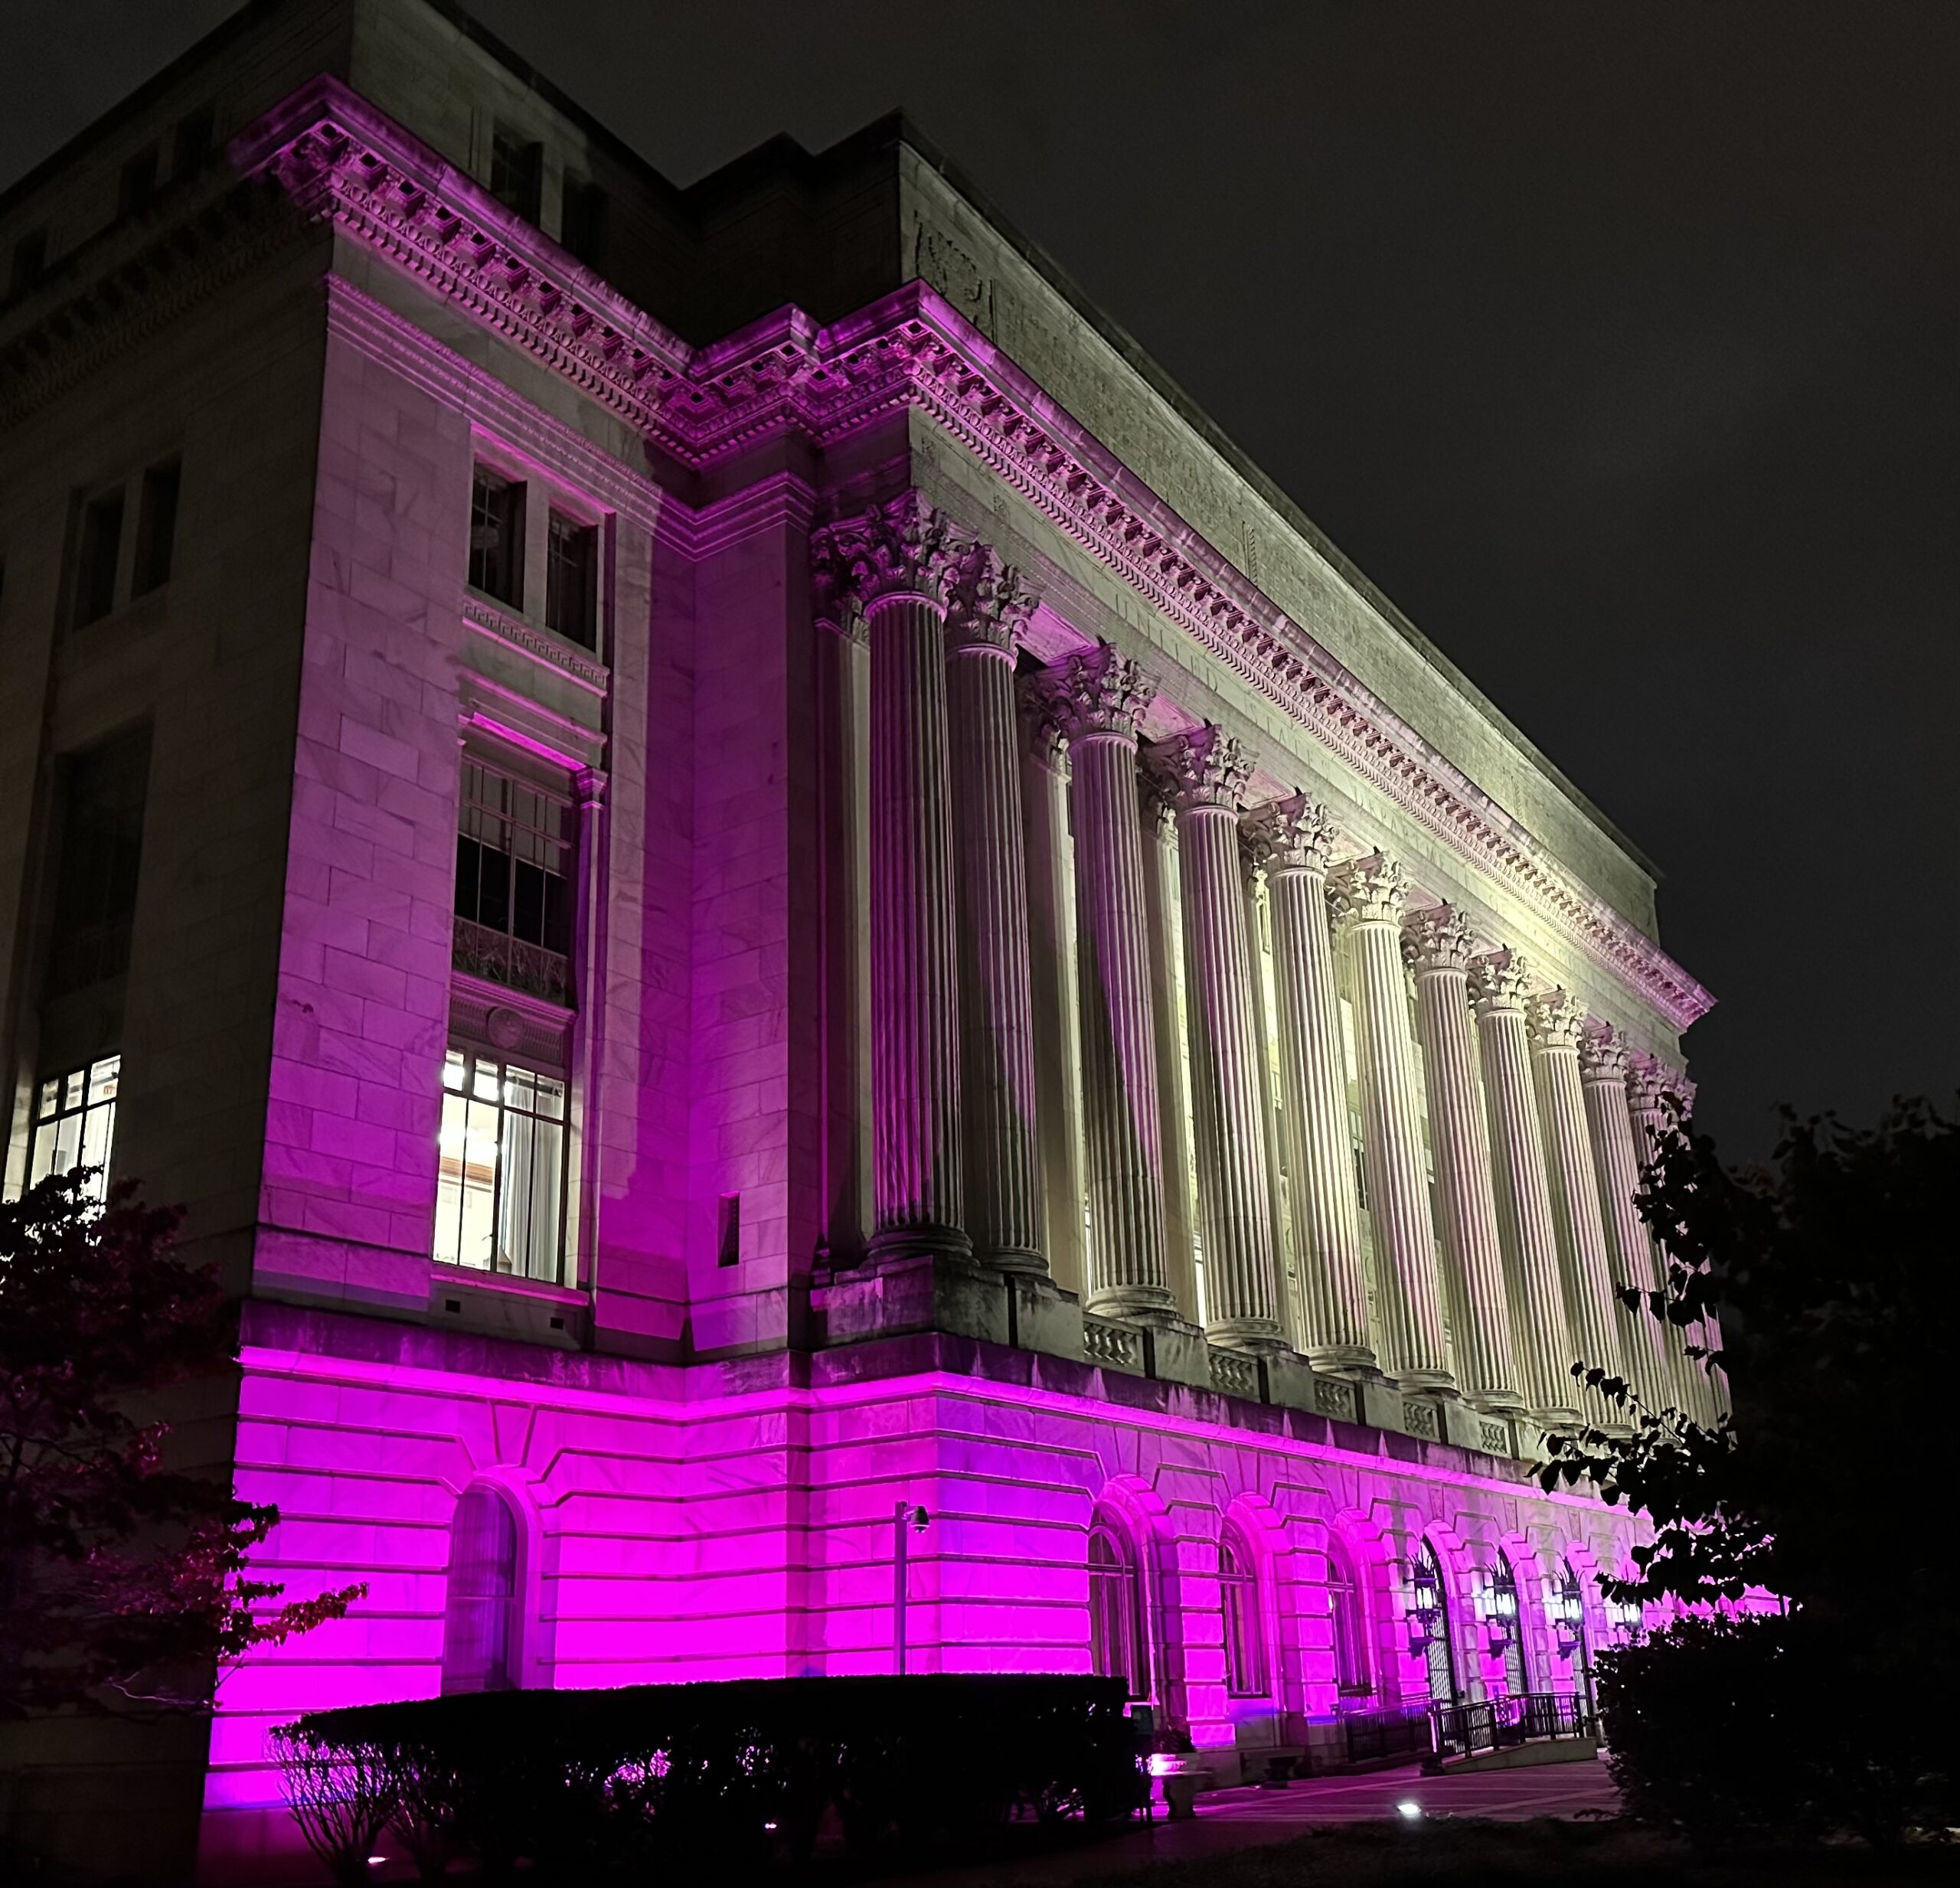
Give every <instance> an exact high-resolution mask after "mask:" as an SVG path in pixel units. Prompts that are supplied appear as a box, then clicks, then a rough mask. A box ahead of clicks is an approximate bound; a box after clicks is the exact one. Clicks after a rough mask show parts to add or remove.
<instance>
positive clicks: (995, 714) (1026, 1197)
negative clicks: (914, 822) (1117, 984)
mask: <svg viewBox="0 0 1960 1888" xmlns="http://www.w3.org/2000/svg"><path fill="white" fill-rule="evenodd" d="M1033 609H1034V597H1033V596H1031V594H1030V593H1029V592H1028V590H1027V586H1025V585H1024V583H1022V582H1021V577H1020V573H1018V571H1015V570H1010V569H1008V567H1005V565H1003V564H1002V563H1001V560H1000V558H999V557H998V555H996V554H995V552H994V551H992V550H990V549H988V547H986V546H985V545H975V547H973V548H972V549H971V550H969V551H967V552H966V553H965V554H964V555H963V556H962V557H961V559H960V560H959V573H958V576H957V578H956V580H955V583H954V585H953V590H952V598H951V600H950V603H949V606H948V609H947V612H946V639H947V647H948V655H947V659H946V703H947V710H948V715H949V721H950V724H951V730H952V779H953V789H954V790H953V828H954V831H955V835H956V837H957V838H958V841H959V890H960V906H959V910H960V920H961V922H960V926H959V955H960V973H961V974H960V990H961V997H962V1003H961V1010H960V1019H961V1030H960V1045H959V1046H960V1066H961V1070H962V1087H963V1090H964V1095H965V1120H964V1121H963V1122H962V1124H961V1126H962V1135H963V1136H964V1138H965V1145H966V1200H967V1210H968V1217H969V1224H970V1227H971V1230H972V1234H973V1241H974V1246H975V1250H976V1253H978V1256H979V1257H980V1258H981V1259H984V1260H985V1262H987V1263H988V1265H991V1266H998V1268H999V1269H1001V1270H1002V1271H1005V1272H1046V1271H1047V1269H1048V1268H1047V1262H1046V1261H1045V1260H1044V1259H1043V1257H1042V1256H1041V1253H1042V1245H1043V1240H1042V1216H1041V1200H1040V1193H1039V1191H1037V1185H1036V1177H1037V1172H1038V1171H1039V1164H1040V1149H1039V1148H1038V1146H1037V1143H1036V1140H1035V1125H1034V1123H1035V1106H1034V998H1033V995H1032V992H1031V987H1030V984H1029V978H1028V954H1027V945H1028V933H1027V855H1026V851H1025V849H1024V845H1023V842H1022V835H1021V756H1020V753H1019V751H1018V742H1017V740H1016V729H1015V716H1014V646H1015V644H1016V642H1017V641H1018V639H1019V637H1020V635H1021V630H1022V629H1023V628H1024V626H1026V623H1027V618H1028V616H1029V614H1030V612H1031V611H1032V610H1033Z"/></svg>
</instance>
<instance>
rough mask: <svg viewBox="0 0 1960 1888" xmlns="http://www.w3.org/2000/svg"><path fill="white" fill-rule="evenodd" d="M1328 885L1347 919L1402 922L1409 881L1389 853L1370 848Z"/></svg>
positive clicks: (1342, 869) (1336, 908) (1371, 921)
mask: <svg viewBox="0 0 1960 1888" xmlns="http://www.w3.org/2000/svg"><path fill="white" fill-rule="evenodd" d="M1328 890H1329V891H1330V892H1331V893H1332V894H1333V897H1334V909H1335V910H1336V911H1338V913H1340V914H1341V917H1342V918H1343V919H1344V920H1345V921H1346V922H1347V923H1350V924H1393V925H1397V926H1400V923H1401V922H1402V908H1403V904H1404V903H1405V902H1406V900H1407V898H1408V896H1409V881H1408V880H1407V879H1406V878H1405V877H1403V872H1402V868H1401V867H1400V866H1399V865H1397V864H1396V863H1395V861H1393V859H1391V858H1390V857H1388V856H1387V854H1386V853H1381V852H1370V853H1368V854H1366V855H1365V856H1364V857H1361V858H1358V859H1350V860H1349V861H1348V863H1347V864H1345V865H1344V866H1342V867H1340V868H1339V870H1338V871H1336V872H1335V873H1334V877H1333V878H1332V879H1331V880H1330V881H1329V884H1328Z"/></svg>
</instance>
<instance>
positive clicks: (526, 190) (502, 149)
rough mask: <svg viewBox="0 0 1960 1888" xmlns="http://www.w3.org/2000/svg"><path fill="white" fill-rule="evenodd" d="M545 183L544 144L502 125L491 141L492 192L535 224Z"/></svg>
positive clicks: (507, 208) (499, 199)
mask: <svg viewBox="0 0 1960 1888" xmlns="http://www.w3.org/2000/svg"><path fill="white" fill-rule="evenodd" d="M490 194H491V195H492V196H493V197H495V198H496V199H497V201H498V202H499V203H500V204H502V205H503V206H504V207H505V209H506V210H514V211H516V212H517V214H518V215H519V216H521V217H523V218H524V220H525V221H526V222H527V223H535V222H536V221H537V209H538V204H539V203H540V202H541V200H542V198H543V195H544V145H541V144H534V143H532V142H530V141H528V139H525V138H524V137H523V136H521V135H520V134H519V133H518V132H514V131H507V130H505V129H504V127H503V126H501V125H500V126H498V127H497V129H496V131H495V134H494V135H493V136H492V138H491V140H490Z"/></svg>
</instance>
